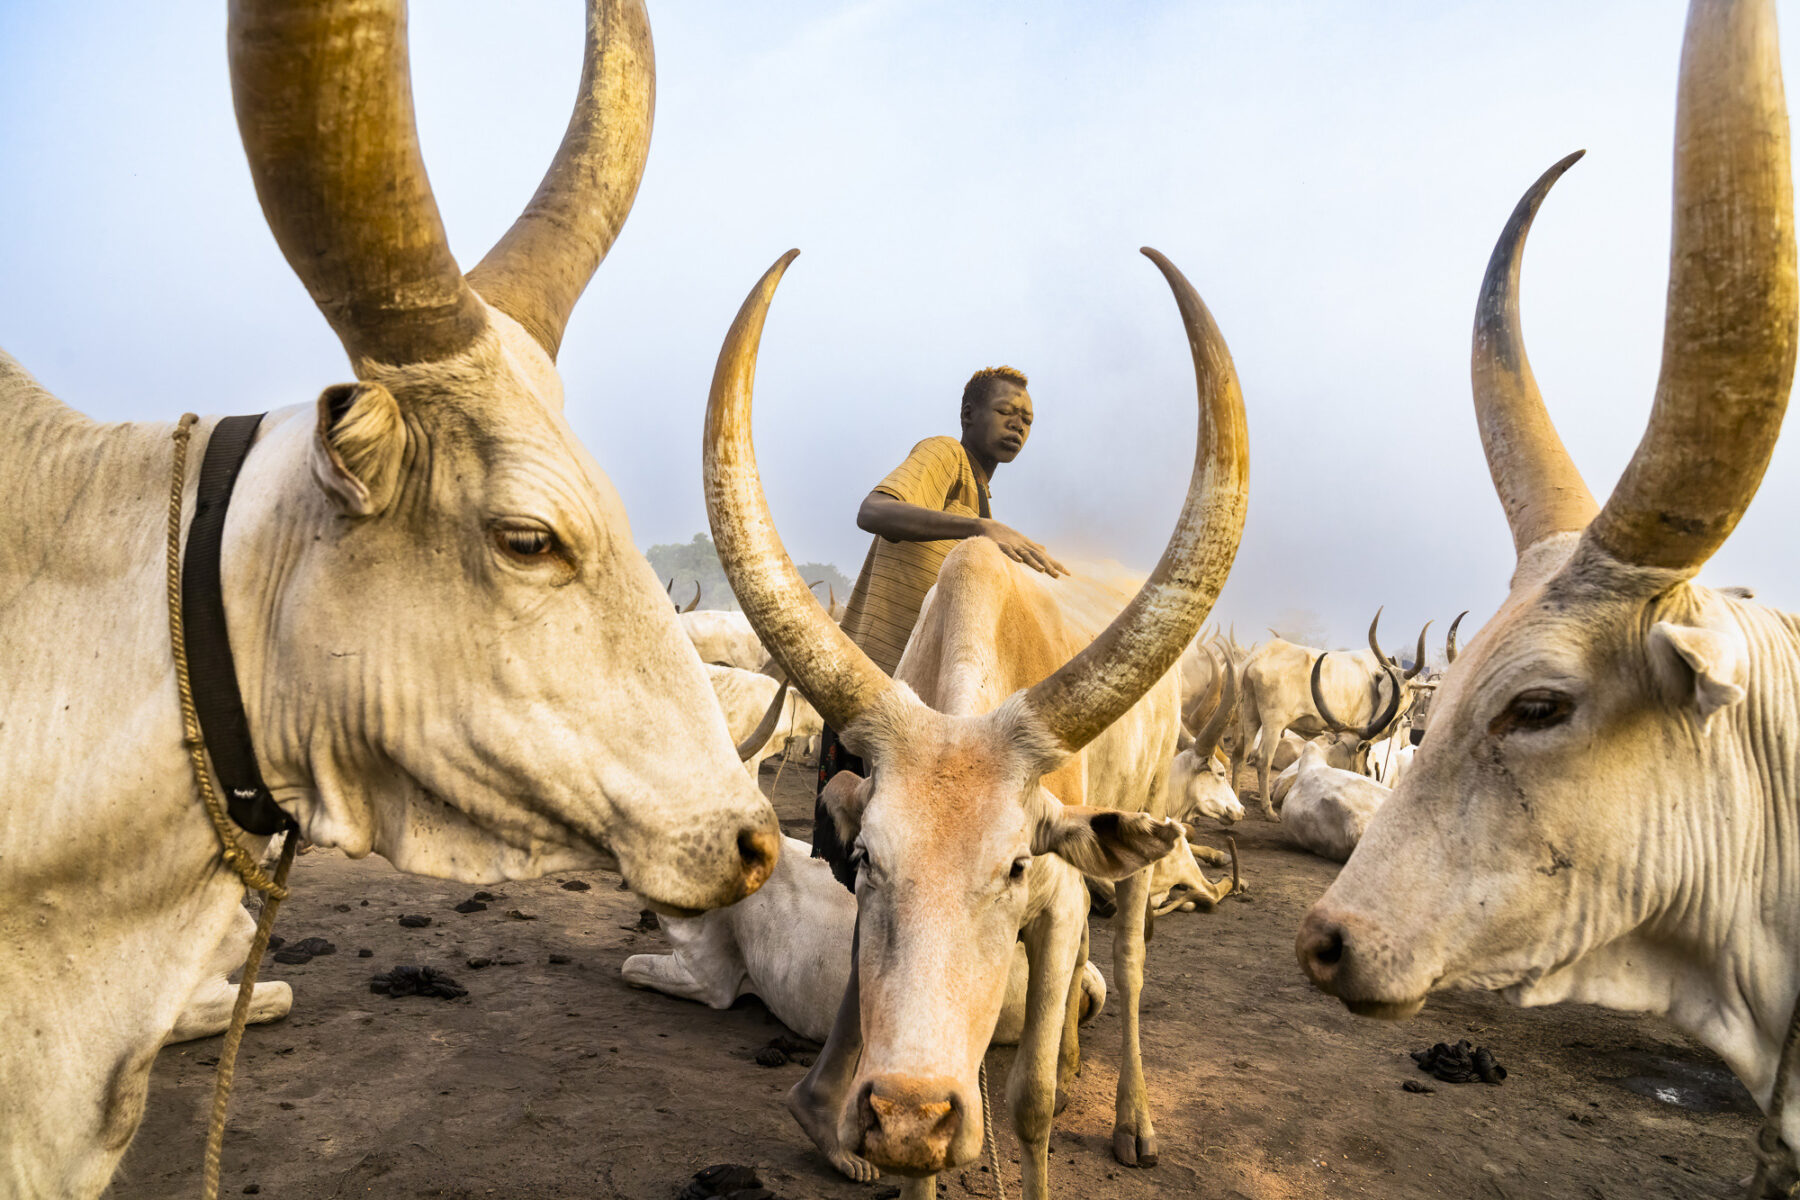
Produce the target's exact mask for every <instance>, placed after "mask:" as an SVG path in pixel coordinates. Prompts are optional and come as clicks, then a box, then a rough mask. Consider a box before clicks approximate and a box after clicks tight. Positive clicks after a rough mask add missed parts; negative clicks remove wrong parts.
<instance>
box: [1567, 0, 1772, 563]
mask: <svg viewBox="0 0 1800 1200" xmlns="http://www.w3.org/2000/svg"><path fill="white" fill-rule="evenodd" d="M1791 172H1792V169H1791V167H1790V165H1789V161H1788V121H1787V105H1786V103H1785V101H1784V99H1783V96H1782V86H1781V62H1780V47H1779V45H1778V39H1777V35H1776V30H1775V5H1774V4H1773V2H1772V0H1736V2H1734V0H1694V3H1693V4H1692V5H1691V6H1690V7H1689V9H1688V21H1687V33H1686V37H1685V38H1684V40H1683V42H1682V49H1681V82H1680V85H1679V87H1678V90H1677V96H1676V102H1675V206H1674V212H1675V220H1674V234H1673V238H1672V240H1671V244H1670V248H1669V293H1668V297H1669V298H1668V311H1667V315H1666V317H1665V318H1664V323H1663V355H1662V370H1661V373H1660V375H1659V377H1658V379H1657V384H1656V403H1655V406H1654V407H1653V408H1652V410H1651V413H1650V423H1649V426H1648V427H1647V428H1646V429H1645V431H1644V437H1643V440H1642V441H1641V442H1639V443H1638V448H1637V450H1636V451H1635V452H1634V453H1633V454H1632V456H1631V462H1630V463H1629V464H1628V465H1627V466H1626V468H1625V472H1624V474H1623V475H1621V476H1620V477H1619V482H1618V484H1617V486H1615V487H1614V488H1613V491H1612V495H1611V496H1610V497H1608V498H1607V501H1606V507H1605V508H1603V509H1601V511H1600V515H1599V516H1597V517H1595V518H1594V520H1593V523H1592V524H1591V525H1589V526H1588V530H1587V533H1586V536H1585V541H1587V542H1591V543H1592V544H1593V545H1594V546H1596V547H1598V548H1599V549H1600V550H1601V551H1603V552H1604V553H1606V554H1607V555H1610V556H1611V557H1612V558H1614V559H1617V560H1619V561H1621V562H1628V563H1636V564H1638V565H1641V566H1647V567H1657V568H1663V569H1666V570H1672V571H1679V572H1682V573H1683V574H1686V575H1692V574H1693V573H1694V572H1696V571H1698V570H1699V569H1700V567H1701V565H1702V564H1704V563H1705V562H1706V560H1707V559H1708V558H1710V557H1711V556H1712V554H1713V552H1714V551H1715V550H1717V549H1718V548H1719V546H1720V545H1721V544H1723V542H1724V541H1725V539H1726V538H1727V537H1728V536H1730V534H1731V531H1732V529H1733V528H1734V527H1736V525H1737V522H1738V518H1740V517H1741V516H1743V514H1744V509H1745V508H1746V507H1747V506H1748V505H1749V503H1750V500H1751V498H1752V497H1754V496H1755V495H1756V489H1757V486H1758V485H1759V484H1760V483H1761V482H1762V477H1763V472H1764V470H1765V469H1767V467H1768V465H1769V456H1770V454H1771V453H1772V452H1773V451H1774V449H1775V440H1776V438H1777V436H1778V435H1779V434H1780V432H1781V418H1782V415H1783V413H1784V412H1785V410H1786V408H1787V400H1788V393H1789V391H1790V390H1791V388H1792V386H1793V379H1794V349H1795V321H1796V311H1797V309H1800V296H1797V294H1796V293H1797V288H1796V281H1795V263H1794V198H1793V179H1792V173H1791Z"/></svg>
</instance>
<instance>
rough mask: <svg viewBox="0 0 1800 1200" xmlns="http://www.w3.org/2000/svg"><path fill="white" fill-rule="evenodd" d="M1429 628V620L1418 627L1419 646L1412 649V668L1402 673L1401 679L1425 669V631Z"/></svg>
mask: <svg viewBox="0 0 1800 1200" xmlns="http://www.w3.org/2000/svg"><path fill="white" fill-rule="evenodd" d="M1430 628H1431V622H1430V621H1427V622H1425V624H1424V625H1422V626H1421V627H1420V628H1419V648H1418V649H1417V650H1414V651H1413V665H1412V670H1410V671H1407V672H1405V673H1404V674H1402V675H1401V678H1402V679H1412V678H1413V677H1415V676H1416V675H1418V673H1419V672H1420V671H1423V670H1424V669H1425V631H1426V630H1427V629H1430Z"/></svg>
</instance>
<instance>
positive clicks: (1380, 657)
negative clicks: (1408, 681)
mask: <svg viewBox="0 0 1800 1200" xmlns="http://www.w3.org/2000/svg"><path fill="white" fill-rule="evenodd" d="M1385 608H1387V605H1385V604H1384V605H1382V606H1381V608H1378V609H1376V610H1375V619H1374V620H1373V621H1370V622H1369V649H1370V650H1373V651H1374V652H1375V661H1376V662H1378V663H1380V664H1381V669H1382V670H1384V671H1398V670H1399V669H1400V668H1399V667H1397V666H1395V665H1394V660H1393V659H1391V658H1389V657H1388V656H1387V652H1386V651H1385V650H1383V649H1382V648H1381V641H1380V639H1379V638H1378V637H1377V636H1376V633H1375V627H1376V626H1377V625H1380V624H1381V613H1382V610H1383V609H1385Z"/></svg>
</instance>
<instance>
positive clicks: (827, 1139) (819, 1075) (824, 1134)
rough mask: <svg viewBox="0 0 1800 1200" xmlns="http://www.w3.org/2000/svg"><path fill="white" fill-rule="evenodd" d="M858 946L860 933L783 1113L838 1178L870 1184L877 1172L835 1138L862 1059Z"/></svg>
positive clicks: (859, 931) (859, 930) (872, 1166)
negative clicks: (839, 995) (829, 1014)
mask: <svg viewBox="0 0 1800 1200" xmlns="http://www.w3.org/2000/svg"><path fill="white" fill-rule="evenodd" d="M861 942H862V931H861V929H860V928H859V929H858V930H857V932H856V934H855V936H854V937H853V938H852V940H851V943H850V982H849V983H848V984H846V985H845V987H844V999H843V1002H842V1003H840V1004H839V1005H838V1011H837V1019H836V1020H835V1021H833V1022H832V1025H831V1033H830V1034H829V1035H828V1036H827V1037H826V1039H825V1046H824V1048H823V1049H821V1050H820V1051H819V1057H818V1058H816V1059H814V1060H813V1065H812V1070H810V1071H808V1072H807V1073H806V1078H804V1079H802V1080H801V1081H800V1082H799V1083H796V1084H795V1085H794V1086H793V1088H792V1090H790V1091H789V1092H788V1094H787V1110H788V1114H789V1115H790V1116H792V1117H793V1118H794V1120H795V1121H796V1122H797V1123H798V1124H799V1126H800V1128H801V1129H802V1130H804V1131H805V1132H806V1136H807V1137H809V1138H811V1139H812V1142H813V1145H815V1146H817V1147H818V1148H819V1151H820V1153H822V1154H824V1155H825V1157H826V1159H827V1160H829V1161H830V1163H831V1165H832V1166H834V1167H836V1168H837V1170H838V1172H839V1173H840V1174H842V1175H844V1176H845V1177H846V1178H849V1179H854V1180H856V1182H858V1183H868V1182H870V1181H871V1180H873V1179H876V1178H878V1177H879V1176H880V1175H881V1172H880V1171H878V1170H876V1169H875V1164H874V1163H872V1162H870V1161H869V1160H868V1159H866V1158H863V1157H861V1156H860V1155H856V1154H852V1153H850V1152H849V1151H848V1150H845V1149H844V1144H843V1142H842V1141H841V1140H840V1139H839V1137H838V1118H839V1117H840V1116H842V1115H843V1112H844V1104H845V1102H846V1101H847V1100H848V1099H849V1097H850V1083H851V1081H852V1080H853V1079H854V1078H855V1077H856V1064H857V1060H859V1059H860V1058H861V1057H862V1002H861V1000H860V998H859V995H858V991H857V988H858V986H859V982H860V979H859V972H858V967H857V962H856V960H857V948H858V946H860V945H861ZM902 1186H905V1185H904V1184H903V1185H902ZM920 1194H921V1195H928V1194H929V1195H935V1193H923V1192H922V1193H920Z"/></svg>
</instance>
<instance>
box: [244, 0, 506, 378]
mask: <svg viewBox="0 0 1800 1200" xmlns="http://www.w3.org/2000/svg"><path fill="white" fill-rule="evenodd" d="M227 42H228V46H229V50H230V59H231V95H232V100H233V103H234V105H235V107H236V109H237V119H238V132H239V134H240V135H241V136H242V138H243V141H244V154H245V157H246V158H247V159H248V160H249V163H250V177H251V179H252V181H253V182H254V183H255V185H256V196H257V199H258V200H260V201H261V202H262V208H263V215H264V216H265V217H266V218H267V219H268V223H269V229H270V231H271V232H272V233H274V235H275V241H276V243H277V244H278V245H280V247H281V252H282V254H283V255H284V256H285V257H286V258H287V261H288V265H289V266H290V267H292V268H293V269H294V273H295V274H296V275H298V276H299V277H300V281H301V282H302V283H304V284H305V285H306V290H307V292H308V294H309V295H311V296H312V299H313V303H314V304H316V305H318V307H319V311H320V312H322V313H323V314H324V315H325V319H326V320H327V321H329V322H330V323H331V327H332V329H333V330H335V331H336V333H337V335H338V340H339V341H340V342H342V343H343V346H344V350H345V352H346V353H348V354H349V356H350V361H351V363H352V364H353V365H354V367H355V368H356V370H357V371H358V372H359V373H360V372H362V371H364V370H365V368H366V367H367V365H368V364H370V363H375V362H379V363H394V364H398V363H414V362H427V361H431V360H435V359H440V358H445V357H448V356H449V355H452V354H455V353H456V352H457V351H459V350H462V349H465V348H466V347H467V346H468V345H469V344H470V343H471V342H473V341H474V340H475V339H476V338H477V337H478V336H480V334H481V332H482V330H483V329H485V328H486V326H487V314H486V311H485V310H484V309H483V308H482V304H481V300H480V298H479V297H478V296H476V294H475V292H474V291H473V290H472V289H471V288H470V287H469V285H468V283H467V282H465V281H464V279H463V276H462V271H461V270H460V269H458V267H457V265H456V259H455V258H454V257H453V256H452V255H451V253H450V243H449V241H448V239H446V238H445V236H444V223H443V221H442V220H441V219H440V218H439V216H438V209H437V202H436V201H435V200H433V199H432V195H431V184H430V182H429V181H428V180H427V179H426V177H425V163H424V160H423V159H422V158H421V157H420V154H419V135H418V130H417V128H416V126H415V125H414V122H413V104H412V79H411V75H410V72H409V70H408V66H407V51H406V9H405V5H404V3H403V0H319V2H318V3H314V4H282V3H274V2H273V0H233V2H232V4H231V10H230V17H229V20H228V24H227Z"/></svg>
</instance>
